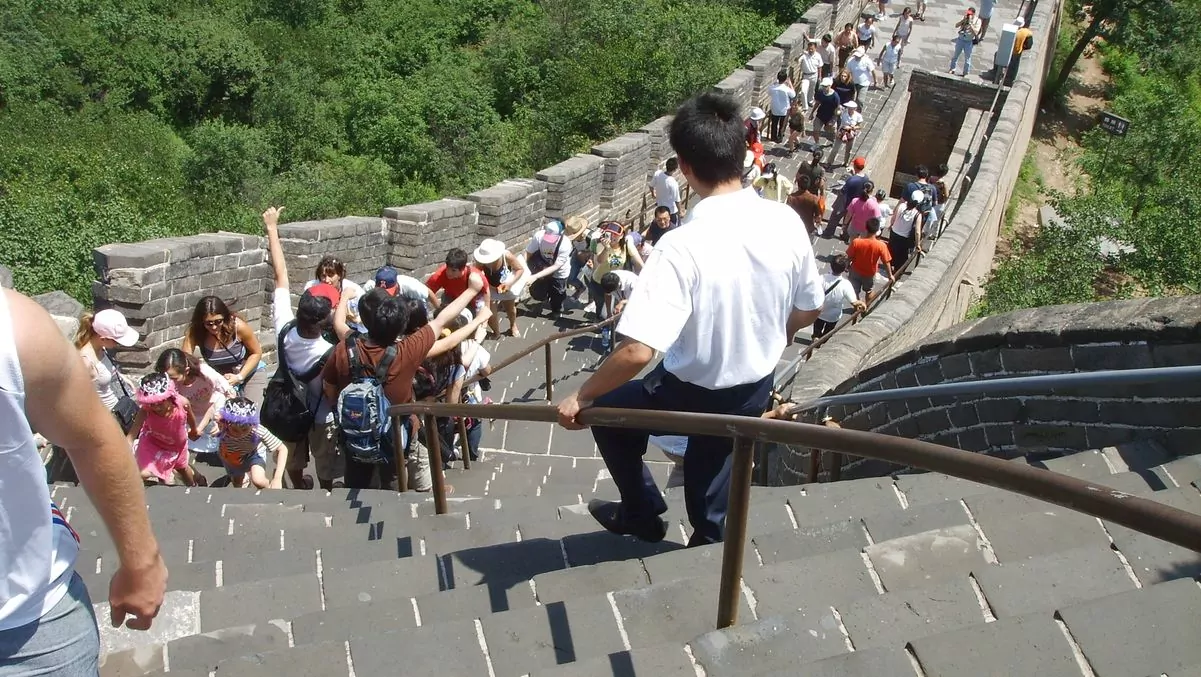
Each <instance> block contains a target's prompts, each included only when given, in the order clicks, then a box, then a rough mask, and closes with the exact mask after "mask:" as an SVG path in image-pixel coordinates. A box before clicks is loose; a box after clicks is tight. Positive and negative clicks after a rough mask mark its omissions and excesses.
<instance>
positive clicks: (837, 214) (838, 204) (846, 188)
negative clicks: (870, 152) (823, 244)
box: [822, 157, 870, 237]
mask: <svg viewBox="0 0 1201 677" xmlns="http://www.w3.org/2000/svg"><path fill="white" fill-rule="evenodd" d="M869 180H870V179H869V178H868V175H867V158H865V157H857V158H855V159H854V160H852V161H851V175H850V176H848V177H847V178H846V181H844V182H843V184H842V190H840V191H839V192H838V195H836V196H835V198H834V205H833V206H832V207H831V210H830V221H829V223H828V225H827V226H826V230H825V231H824V232H823V233H822V237H834V231H835V229H836V228H837V227H838V225H839V224H841V223H842V217H843V214H844V213H845V212H846V209H847V205H848V204H850V202H851V200H852V199H854V198H855V197H856V196H858V195H861V194H862V193H863V184H864V183H866V182H867V181H869Z"/></svg>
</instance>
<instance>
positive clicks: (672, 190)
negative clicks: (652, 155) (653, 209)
mask: <svg viewBox="0 0 1201 677" xmlns="http://www.w3.org/2000/svg"><path fill="white" fill-rule="evenodd" d="M679 167H680V163H679V161H678V160H676V159H675V158H673V157H669V158H667V162H665V163H663V169H660V170H658V171H656V172H655V175H654V176H653V177H651V195H653V196H654V197H655V204H656V205H658V206H660V207H667V212H668V213H669V214H671V225H673V226H678V225H680V218H682V217H683V216H684V203H683V202H681V201H680V182H679V181H677V180H676V177H675V176H672V175H673V174H675V173H676V170H677V169H679Z"/></svg>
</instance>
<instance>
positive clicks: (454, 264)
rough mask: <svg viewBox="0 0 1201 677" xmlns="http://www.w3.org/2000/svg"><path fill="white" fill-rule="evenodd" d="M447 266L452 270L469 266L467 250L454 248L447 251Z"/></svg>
mask: <svg viewBox="0 0 1201 677" xmlns="http://www.w3.org/2000/svg"><path fill="white" fill-rule="evenodd" d="M446 267H447V268H449V269H451V270H463V269H464V268H466V267H467V252H465V251H463V250H462V249H452V250H450V251H449V252H446Z"/></svg>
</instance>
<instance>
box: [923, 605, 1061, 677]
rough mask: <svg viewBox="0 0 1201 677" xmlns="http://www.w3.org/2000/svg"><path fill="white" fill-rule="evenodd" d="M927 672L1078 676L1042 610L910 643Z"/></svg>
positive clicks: (946, 676)
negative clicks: (1041, 612)
mask: <svg viewBox="0 0 1201 677" xmlns="http://www.w3.org/2000/svg"><path fill="white" fill-rule="evenodd" d="M912 647H913V651H914V653H915V654H916V655H917V660H918V662H920V663H921V666H922V669H923V671H924V672H925V674H926V675H928V676H929V677H952V676H954V677H961V676H962V675H973V677H1011V676H1013V675H1039V677H1079V675H1080V669H1079V668H1077V667H1076V660H1075V658H1073V656H1072V649H1071V647H1070V646H1069V645H1068V642H1067V640H1066V639H1064V636H1063V633H1061V632H1060V631H1059V628H1057V627H1055V622H1054V621H1053V620H1052V619H1051V617H1050V616H1047V615H1039V616H1022V617H1019V618H1010V619H1005V620H999V621H997V622H996V623H988V624H984V623H981V624H979V625H974V626H971V627H968V628H962V629H960V630H953V631H951V632H947V633H943V634H940V635H935V636H933V637H926V638H923V639H918V640H915V641H914V642H913V643H912Z"/></svg>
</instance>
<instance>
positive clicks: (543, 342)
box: [464, 315, 619, 402]
mask: <svg viewBox="0 0 1201 677" xmlns="http://www.w3.org/2000/svg"><path fill="white" fill-rule="evenodd" d="M618 317H619V315H614V316H612V317H610V318H608V319H607V320H603V321H601V322H595V323H593V324H586V325H584V326H582V327H576V328H575V329H565V330H563V331H560V332H555V333H554V334H551V335H550V336H547V337H545V338H543V339H540V340H539V341H537V342H536V343H534V344H533V345H531V346H530V347H528V348H525V349H523V350H520V351H518V352H517V353H514V354H513V355H510V356H508V357H506V358H505V359H503V360H501V361H500V364H498V365H496V366H495V367H493V368H492V370H491V371H489V372H488V377H489V378H491V377H492V375H493V374H495V373H496V372H498V371H500V370H501V369H504V368H505V367H508V366H509V365H511V364H513V363H514V362H517V361H518V360H521V359H522V358H525V357H528V356H529V355H532V354H533V353H534V352H535V351H537V350H538V349H539V348H542V349H543V350H545V352H546V401H547V402H549V401H550V400H551V397H552V393H551V383H552V382H553V381H554V374H553V373H552V371H551V363H552V360H551V354H550V345H551V344H552V343H554V342H555V341H561V340H563V339H567V338H572V337H575V336H579V335H581V334H589V333H592V332H595V331H596V330H598V329H603V328H605V327H608V326H609V325H611V324H613V323H614V322H616V321H617V318H618ZM481 378H484V377H483V376H480V375H478V374H477V375H475V376H473V377H471V378H470V379H468V380H467V381H466V382H465V383H464V385H471V384H472V383H475V382H476V381H479V380H480V379H481Z"/></svg>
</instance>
